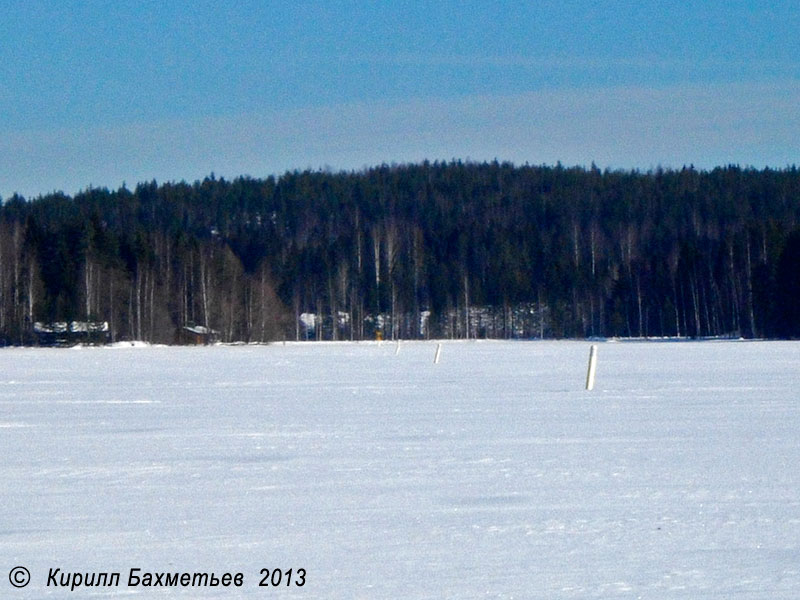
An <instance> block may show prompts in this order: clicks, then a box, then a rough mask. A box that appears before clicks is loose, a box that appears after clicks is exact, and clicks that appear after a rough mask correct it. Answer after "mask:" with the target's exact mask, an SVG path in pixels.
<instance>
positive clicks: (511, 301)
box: [0, 162, 800, 344]
mask: <svg viewBox="0 0 800 600" xmlns="http://www.w3.org/2000/svg"><path fill="white" fill-rule="evenodd" d="M799 225H800V172H798V171H797V169H796V168H794V167H792V168H787V169H783V170H771V169H766V170H755V169H741V168H739V167H734V166H730V167H726V168H717V169H714V170H713V171H708V172H706V171H697V170H695V169H693V168H684V169H681V170H660V169H659V170H656V171H651V172H647V173H640V172H635V171H634V172H620V171H600V170H598V169H597V168H594V167H592V168H590V169H584V168H565V167H562V166H561V165H557V166H554V167H549V166H514V165H512V164H508V163H498V162H493V163H488V164H487V163H484V164H474V163H463V162H450V163H441V162H435V163H428V162H425V163H421V164H416V165H402V166H386V165H384V166H381V167H376V168H372V169H369V170H365V171H362V172H350V173H328V172H319V171H305V172H293V173H287V174H285V175H283V176H281V177H279V178H274V177H269V178H266V179H251V178H238V179H235V180H233V181H226V180H224V179H217V178H215V177H214V176H213V175H212V176H211V177H208V178H206V179H205V180H203V181H202V182H195V183H194V184H187V183H183V182H181V183H166V184H162V185H158V184H157V183H156V182H150V183H143V184H139V185H138V186H137V187H136V189H135V190H133V191H131V190H129V189H127V188H126V187H124V186H123V187H122V188H121V189H118V190H116V191H110V190H107V189H89V190H86V191H83V192H81V193H79V194H77V195H76V196H74V197H68V196H65V195H63V194H60V193H54V194H49V195H47V196H41V197H38V198H36V199H32V200H25V199H24V198H21V197H19V196H13V197H12V198H9V199H7V200H6V201H5V202H3V204H2V208H0V339H2V341H3V342H5V343H10V344H24V343H30V342H32V341H33V338H32V324H33V323H34V322H36V321H40V322H54V321H72V320H87V321H97V320H101V321H108V322H109V323H110V325H111V330H112V335H113V337H114V339H142V340H148V341H153V342H166V343H169V342H172V341H174V340H175V339H176V337H175V336H176V332H177V331H178V330H179V329H180V328H181V327H182V326H184V325H189V324H196V325H204V326H206V327H209V328H212V329H214V330H216V331H218V332H219V335H220V337H221V339H223V340H226V341H269V340H275V339H295V338H299V339H307V338H311V337H313V338H316V339H372V338H374V337H375V336H376V334H380V335H383V336H384V337H386V338H419V337H441V336H444V337H537V336H544V337H584V336H632V337H637V336H641V337H645V336H720V335H725V336H744V337H798V336H800V302H799V301H798V299H800V266H799V265H800V263H798V260H800V228H799Z"/></svg>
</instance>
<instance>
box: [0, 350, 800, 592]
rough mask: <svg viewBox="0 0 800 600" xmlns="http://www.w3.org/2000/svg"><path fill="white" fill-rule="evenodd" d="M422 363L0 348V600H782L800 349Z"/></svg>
mask: <svg viewBox="0 0 800 600" xmlns="http://www.w3.org/2000/svg"><path fill="white" fill-rule="evenodd" d="M435 347H436V345H435V343H432V342H427V343H423V342H419V343H403V344H402V345H401V347H400V350H399V353H398V354H395V352H396V347H395V344H393V343H383V344H382V345H379V344H376V343H361V344H348V343H338V344H337V343H318V344H287V345H280V344H277V345H272V346H258V347H254V346H239V347H219V346H218V347H208V348H157V347H148V348H136V347H129V348H104V349H95V348H82V349H63V350H56V349H6V350H2V351H0V455H1V456H2V463H1V464H0V480H2V490H3V492H2V503H0V597H2V598H10V599H14V598H43V597H54V598H67V597H69V598H89V597H91V598H104V597H141V598H151V597H155V598H159V597H187V598H205V597H219V598H240V597H242V598H247V597H253V598H256V597H259V598H272V597H274V598H304V599H310V598H315V599H338V598H341V599H345V598H347V599H354V598H355V599H358V598H376V599H390V598H397V599H419V598H454V599H472V598H520V599H523V598H542V599H552V598H682V599H683V598H726V599H727V598H737V599H756V598H758V599H762V598H763V599H792V600H795V599H796V598H798V597H800V401H798V397H799V394H800V392H798V390H799V389H800V370H799V369H798V367H800V343H790V342H786V343H784V342H674V343H666V342H665V343H656V342H651V343H601V344H599V361H598V368H597V383H596V387H595V389H594V391H592V392H586V391H584V389H583V386H584V378H585V373H586V363H587V358H588V353H589V343H586V342H461V343H455V342H454V343H445V344H444V347H443V351H442V358H441V362H440V363H439V364H438V365H434V364H433V356H434V352H435ZM17 565H23V566H25V567H27V568H28V569H29V570H30V573H31V575H32V579H31V583H30V585H29V586H28V587H26V588H23V589H19V590H17V589H14V588H13V587H11V585H10V583H9V577H8V575H7V573H8V571H9V570H10V569H11V568H12V567H14V566H17ZM132 567H136V568H140V569H142V570H143V571H149V572H158V573H160V572H181V573H182V572H190V573H194V572H199V571H208V572H214V573H217V574H222V573H225V572H232V573H237V572H241V573H243V574H244V585H243V586H242V587H240V588H201V589H198V588H194V589H193V588H189V589H182V588H163V587H162V588H141V587H138V588H128V587H127V586H126V583H127V582H126V577H127V573H128V571H129V569H130V568H132ZM51 568H60V569H61V572H62V573H63V572H73V571H74V572H81V573H87V572H90V573H91V572H97V573H100V572H115V571H116V572H120V573H122V580H123V581H122V582H121V585H120V586H119V587H99V588H97V587H95V588H80V589H78V590H76V591H75V592H70V591H69V589H68V588H67V589H64V588H60V587H59V588H54V587H53V586H50V587H47V586H46V583H47V576H48V571H49V569H51ZM263 568H270V569H273V568H280V569H283V570H284V571H286V570H288V569H290V568H291V569H294V573H295V574H296V573H297V570H298V569H300V568H303V569H305V570H306V580H305V585H304V586H303V587H296V586H295V585H294V582H293V585H292V586H290V587H285V586H284V587H281V588H280V589H268V588H263V587H259V585H258V584H259V580H260V579H261V577H260V571H261V569H263Z"/></svg>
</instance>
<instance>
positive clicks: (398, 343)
mask: <svg viewBox="0 0 800 600" xmlns="http://www.w3.org/2000/svg"><path fill="white" fill-rule="evenodd" d="M398 354H400V340H397V346H396V347H395V349H394V355H395V356H397V355H398Z"/></svg>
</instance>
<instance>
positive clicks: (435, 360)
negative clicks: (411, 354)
mask: <svg viewBox="0 0 800 600" xmlns="http://www.w3.org/2000/svg"><path fill="white" fill-rule="evenodd" d="M441 356H442V345H441V344H436V356H434V357H433V364H435V365H438V364H439V358H440V357H441Z"/></svg>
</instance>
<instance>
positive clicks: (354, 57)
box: [0, 0, 800, 198]
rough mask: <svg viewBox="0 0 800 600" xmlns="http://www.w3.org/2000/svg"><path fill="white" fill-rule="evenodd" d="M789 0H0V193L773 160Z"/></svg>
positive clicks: (799, 136)
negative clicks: (340, 174) (463, 164)
mask: <svg viewBox="0 0 800 600" xmlns="http://www.w3.org/2000/svg"><path fill="white" fill-rule="evenodd" d="M798 7H800V5H798V4H797V3H795V2H780V1H779V2H736V1H728V2H715V1H710V2H702V3H683V2H655V1H648V0H643V1H638V2H615V1H608V2H602V3H601V2H588V1H571V2H570V1H568V0H567V1H564V0H562V1H559V2H549V1H544V2H504V1H493V2H488V1H482V2H470V1H460V2H451V1H449V0H441V1H439V2H435V3H429V2H399V1H392V2H389V1H386V2H337V1H326V2H302V1H299V2H271V1H266V0H265V1H251V0H237V1H235V2H234V1H229V2H226V1H221V0H217V1H214V2H207V1H204V0H195V1H191V2H189V1H185V2H184V1H178V0H174V1H169V0H166V1H165V0H158V1H153V2H150V1H147V0H137V1H127V0H119V1H116V2H106V1H102V2H101V1H83V2H78V1H73V0H60V1H37V0H28V1H15V0H14V1H3V0H0V9H1V10H0V14H2V19H0V196H2V197H3V198H7V197H9V196H10V195H11V194H12V193H14V192H19V193H22V194H23V195H25V196H27V197H30V196H35V195H38V194H40V193H47V192H50V191H53V190H63V191H64V192H66V193H68V194H73V193H75V192H77V191H78V190H80V189H83V188H86V187H88V186H95V187H103V186H105V187H109V188H116V187H119V186H120V185H121V184H122V183H123V182H126V183H127V185H128V186H129V187H133V186H135V185H136V183H137V182H139V181H144V180H150V179H156V180H157V181H159V182H162V181H173V180H182V179H185V180H187V181H194V180H195V179H199V178H202V177H204V176H206V175H208V174H209V173H210V172H212V171H213V172H215V173H216V174H217V175H221V176H225V177H235V176H237V175H250V176H253V177H263V176H266V175H269V174H280V173H282V172H284V171H285V170H287V169H304V168H314V169H316V168H332V169H348V170H349V169H359V168H362V167H364V166H369V165H374V164H380V163H383V162H387V163H391V162H410V161H418V160H422V159H426V158H427V159H431V160H436V159H444V160H449V159H452V158H460V159H471V160H491V159H494V158H498V159H500V160H511V161H513V162H516V163H524V162H529V163H532V164H542V163H544V164H554V163H555V162H556V161H561V162H562V163H564V164H570V165H572V164H582V165H589V164H590V163H591V162H593V161H594V162H595V163H596V164H597V165H598V166H600V167H601V168H605V167H609V168H624V169H629V168H637V169H642V170H647V169H649V168H653V167H656V166H659V165H661V166H665V167H680V166H682V165H684V164H690V163H691V164H694V165H695V166H698V167H701V168H713V167H714V166H716V165H721V164H728V163H737V164H741V165H743V166H745V165H752V166H755V167H758V168H761V167H764V166H772V167H784V166H786V165H788V164H794V163H796V162H798V158H797V157H798V140H800V110H798V107H800V36H798V35H797V32H798V31H800V8H798Z"/></svg>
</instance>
